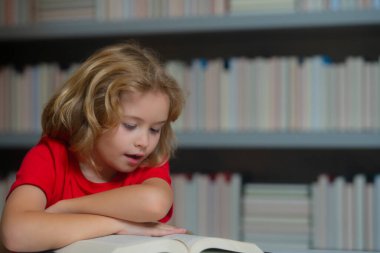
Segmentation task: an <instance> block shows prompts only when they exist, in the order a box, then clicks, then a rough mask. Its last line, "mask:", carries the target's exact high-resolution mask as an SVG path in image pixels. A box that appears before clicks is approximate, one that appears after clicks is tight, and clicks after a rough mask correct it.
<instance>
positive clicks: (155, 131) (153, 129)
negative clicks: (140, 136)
mask: <svg viewBox="0 0 380 253" xmlns="http://www.w3.org/2000/svg"><path fill="white" fill-rule="evenodd" d="M150 132H151V133H153V134H159V133H160V132H161V128H151V129H150Z"/></svg>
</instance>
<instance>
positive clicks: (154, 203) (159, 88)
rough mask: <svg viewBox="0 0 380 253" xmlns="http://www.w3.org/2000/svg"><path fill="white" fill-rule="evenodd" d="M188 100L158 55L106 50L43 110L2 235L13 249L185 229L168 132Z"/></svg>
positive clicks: (123, 47)
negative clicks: (176, 212)
mask: <svg viewBox="0 0 380 253" xmlns="http://www.w3.org/2000/svg"><path fill="white" fill-rule="evenodd" d="M183 103H184V97H183V94H182V92H181V90H180V88H179V86H178V85H177V83H176V82H175V80H174V79H172V78H171V77H170V76H168V75H167V74H166V73H165V71H164V68H163V67H162V66H161V65H160V63H159V62H158V60H157V59H156V58H155V56H154V54H152V52H149V51H148V50H146V49H144V48H141V47H139V46H137V45H134V44H119V45H115V46H111V47H108V48H105V49H103V50H100V51H99V52H97V53H95V54H94V55H93V56H92V57H90V58H89V59H88V60H87V61H85V62H84V63H83V64H82V65H81V66H80V67H79V69H78V70H77V71H76V72H75V73H74V74H73V76H72V77H71V78H70V79H69V80H68V81H67V82H66V83H65V85H64V86H63V87H62V88H61V89H60V90H59V91H58V92H57V93H56V95H55V96H54V97H52V99H51V100H50V101H49V103H48V104H47V105H46V107H45V109H44V111H43V115H42V128H43V134H42V138H41V140H40V142H39V143H38V144H37V145H36V146H35V147H33V148H32V149H31V150H30V151H29V152H28V154H27V155H26V157H25V158H24V161H23V163H22V165H21V168H20V169H19V171H18V174H17V179H16V181H15V183H14V184H13V185H12V187H11V190H10V193H9V195H8V198H7V201H6V206H5V208H4V212H3V217H2V222H1V223H2V224H1V233H2V240H3V242H4V245H5V246H6V247H7V248H8V249H9V250H11V251H29V252H30V251H43V250H49V249H54V248H59V247H62V246H65V245H68V244H70V243H72V242H75V241H78V240H81V239H88V238H93V237H98V236H105V235H110V234H134V235H151V236H162V235H167V234H173V233H185V232H186V231H185V229H182V228H176V227H172V226H169V225H166V224H165V223H164V222H166V221H167V220H168V219H169V218H170V216H171V211H172V202H173V193H172V189H171V186H170V182H171V181H170V176H169V165H168V160H169V158H170V155H171V154H172V152H173V139H174V136H173V132H172V128H171V126H170V124H171V122H173V121H175V120H176V119H177V117H178V116H179V114H180V112H181V110H182V107H183Z"/></svg>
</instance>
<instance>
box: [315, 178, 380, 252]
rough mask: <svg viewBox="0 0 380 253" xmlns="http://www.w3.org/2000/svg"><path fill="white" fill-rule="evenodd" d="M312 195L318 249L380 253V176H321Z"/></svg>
mask: <svg viewBox="0 0 380 253" xmlns="http://www.w3.org/2000/svg"><path fill="white" fill-rule="evenodd" d="M311 192H312V197H313V202H312V204H313V205H312V213H313V215H312V223H313V227H312V228H313V230H312V235H313V240H312V242H313V244H312V245H313V247H314V248H329V249H338V250H340V249H344V250H368V251H371V250H373V251H380V175H377V176H375V177H374V178H373V179H371V180H367V179H366V177H365V176H364V175H361V174H359V175H356V176H354V177H353V179H352V180H350V181H348V180H346V179H344V178H343V177H341V176H337V177H334V178H330V177H328V176H327V175H321V176H320V177H319V178H318V180H317V181H316V182H315V183H314V184H313V185H312V189H311Z"/></svg>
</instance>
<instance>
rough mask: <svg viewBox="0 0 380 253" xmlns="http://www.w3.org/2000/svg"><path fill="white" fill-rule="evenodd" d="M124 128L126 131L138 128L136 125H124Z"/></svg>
mask: <svg viewBox="0 0 380 253" xmlns="http://www.w3.org/2000/svg"><path fill="white" fill-rule="evenodd" d="M123 126H124V128H125V129H127V130H133V129H135V128H136V125H135V124H129V123H123Z"/></svg>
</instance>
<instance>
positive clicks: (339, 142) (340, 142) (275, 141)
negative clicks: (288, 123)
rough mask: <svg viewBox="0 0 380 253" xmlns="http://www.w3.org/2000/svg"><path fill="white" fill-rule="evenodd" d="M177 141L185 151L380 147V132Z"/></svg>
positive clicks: (183, 137) (205, 136)
mask: <svg viewBox="0 0 380 253" xmlns="http://www.w3.org/2000/svg"><path fill="white" fill-rule="evenodd" d="M177 138H178V142H179V146H180V147H184V148H186V147H188V148H197V147H198V148H201V147H204V148H207V147H229V148H231V147H232V148H250V147H252V148H380V133H334V132H329V133H322V132H309V133H269V132H267V133H265V132H262V133H257V132H246V133H188V134H185V133H182V134H179V135H177Z"/></svg>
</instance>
